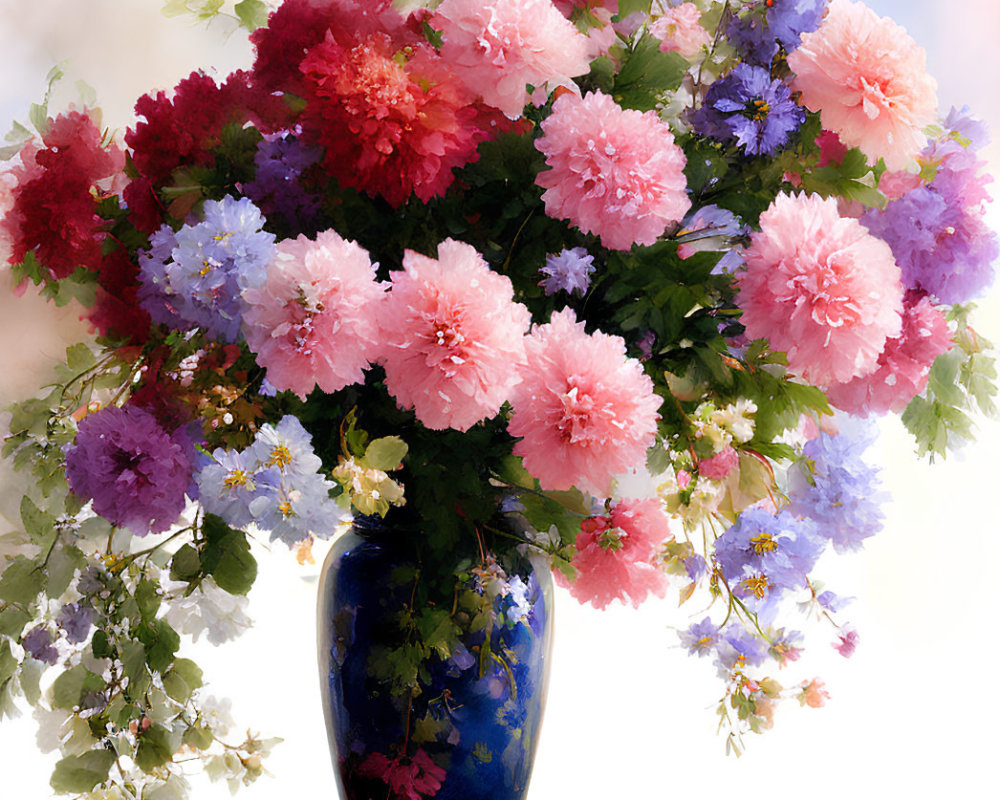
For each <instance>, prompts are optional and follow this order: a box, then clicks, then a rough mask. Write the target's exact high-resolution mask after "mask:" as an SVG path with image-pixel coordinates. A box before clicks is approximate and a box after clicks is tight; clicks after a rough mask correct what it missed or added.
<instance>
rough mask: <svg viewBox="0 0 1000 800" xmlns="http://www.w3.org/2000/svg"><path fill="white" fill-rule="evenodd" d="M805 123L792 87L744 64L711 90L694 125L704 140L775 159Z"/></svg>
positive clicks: (759, 68) (767, 71)
mask: <svg viewBox="0 0 1000 800" xmlns="http://www.w3.org/2000/svg"><path fill="white" fill-rule="evenodd" d="M805 119H806V114H805V111H804V110H803V109H802V108H800V107H799V106H798V104H797V103H796V102H795V101H794V100H792V95H791V90H790V89H789V88H788V86H786V85H785V84H784V83H783V82H782V81H779V80H772V79H771V73H770V71H769V70H767V69H765V68H763V67H755V66H752V65H750V64H745V63H740V64H737V65H736V66H735V67H734V68H733V69H732V70H731V71H730V72H729V73H727V74H726V75H725V76H723V77H722V78H719V80H717V81H716V82H715V83H713V84H712V85H711V86H710V87H709V88H708V92H707V93H706V95H705V104H704V105H703V106H702V107H701V108H700V109H698V110H697V111H696V112H695V113H694V115H693V116H692V118H691V122H692V124H693V125H694V129H695V131H696V132H697V133H699V134H701V135H702V136H707V137H709V138H711V139H715V140H717V141H719V142H730V141H733V140H735V142H736V145H737V146H738V147H740V148H742V150H743V152H744V153H746V154H747V155H748V156H756V155H774V153H776V152H777V151H778V150H780V149H781V148H782V147H784V146H785V145H786V144H788V141H789V138H790V137H791V135H792V134H793V133H794V132H795V131H797V130H798V129H799V127H800V126H801V125H802V123H803V122H805Z"/></svg>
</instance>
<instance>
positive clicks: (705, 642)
mask: <svg viewBox="0 0 1000 800" xmlns="http://www.w3.org/2000/svg"><path fill="white" fill-rule="evenodd" d="M678 636H680V640H681V644H682V645H684V646H685V647H686V648H687V649H688V652H689V653H691V654H692V655H695V654H697V655H699V656H704V655H708V654H709V653H711V652H712V650H714V649H715V645H716V644H718V642H719V628H718V626H716V625H713V624H712V620H711V618H709V617H705V619H703V620H702V621H701V622H695V623H694V624H692V625H691V627H690V628H688V629H687V630H686V631H680V632H679V633H678Z"/></svg>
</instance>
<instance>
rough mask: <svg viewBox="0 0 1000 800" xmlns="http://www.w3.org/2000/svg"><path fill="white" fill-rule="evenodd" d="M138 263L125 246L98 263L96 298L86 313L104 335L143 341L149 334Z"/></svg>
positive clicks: (140, 342) (138, 341) (136, 341)
mask: <svg viewBox="0 0 1000 800" xmlns="http://www.w3.org/2000/svg"><path fill="white" fill-rule="evenodd" d="M138 275H139V267H138V265H137V264H134V263H133V262H132V260H131V259H130V258H129V257H128V255H127V254H126V252H125V251H124V250H115V251H114V252H112V253H108V254H107V255H105V256H104V257H103V258H102V259H101V261H100V263H99V264H98V265H97V285H98V287H99V288H98V292H97V302H96V303H95V304H94V307H93V308H92V309H91V310H90V313H89V314H88V315H87V317H88V319H89V320H90V321H91V323H93V325H94V327H96V328H97V330H98V332H99V333H100V334H101V336H106V337H110V338H112V339H121V340H129V341H131V343H132V344H142V343H143V342H145V341H146V340H147V339H148V338H149V324H150V321H149V314H147V313H146V311H145V310H144V309H143V308H142V307H141V306H140V305H139V300H138V298H137V296H136V295H137V292H138V290H139V280H138Z"/></svg>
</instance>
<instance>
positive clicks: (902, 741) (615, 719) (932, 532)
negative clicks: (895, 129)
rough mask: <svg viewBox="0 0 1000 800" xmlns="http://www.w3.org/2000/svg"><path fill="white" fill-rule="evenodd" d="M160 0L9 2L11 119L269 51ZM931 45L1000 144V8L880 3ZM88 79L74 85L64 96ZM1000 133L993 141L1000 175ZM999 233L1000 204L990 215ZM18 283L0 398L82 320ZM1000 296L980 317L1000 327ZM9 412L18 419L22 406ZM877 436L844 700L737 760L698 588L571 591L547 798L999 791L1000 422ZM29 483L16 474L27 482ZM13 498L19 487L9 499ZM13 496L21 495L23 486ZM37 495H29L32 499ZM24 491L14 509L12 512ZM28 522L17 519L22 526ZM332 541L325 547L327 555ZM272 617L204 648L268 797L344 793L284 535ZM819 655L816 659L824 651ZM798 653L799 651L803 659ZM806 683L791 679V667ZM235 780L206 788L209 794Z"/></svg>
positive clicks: (826, 574) (841, 685)
mask: <svg viewBox="0 0 1000 800" xmlns="http://www.w3.org/2000/svg"><path fill="white" fill-rule="evenodd" d="M159 5H160V3H159V2H158V0H86V2H81V1H73V0H31V2H24V1H23V0H21V1H20V2H12V0H0V75H2V78H0V125H3V126H5V125H6V123H7V121H8V120H10V119H12V118H15V117H16V118H18V119H21V120H23V121H26V120H27V108H28V104H29V103H30V102H32V101H37V100H39V99H40V97H41V95H42V93H43V90H44V75H45V73H46V72H47V71H48V69H49V68H50V67H51V66H52V65H53V64H54V63H56V62H58V61H61V60H63V59H67V58H68V59H71V61H70V65H69V70H70V73H71V80H69V81H67V87H68V88H71V87H72V83H73V80H75V79H77V78H83V79H85V80H86V81H87V82H88V83H90V84H91V85H93V86H94V87H95V88H96V89H97V93H98V98H99V102H100V103H101V105H102V106H103V108H104V110H105V121H106V122H107V123H108V124H110V125H112V126H114V127H117V128H119V129H122V128H123V127H124V126H125V125H126V124H128V122H129V119H130V116H129V115H130V109H131V105H132V103H133V101H134V99H135V98H136V97H138V96H139V95H140V94H141V93H143V92H145V91H147V90H150V89H154V88H155V89H169V88H170V87H171V86H173V84H174V83H176V81H177V80H178V79H180V78H181V77H183V76H185V75H187V74H188V73H189V72H190V71H191V70H192V69H194V68H196V67H199V66H206V67H207V66H209V65H213V64H214V65H216V66H217V67H218V69H219V74H220V75H224V74H225V73H226V72H228V71H229V70H230V69H233V68H236V67H238V66H246V65H248V64H249V50H248V48H247V47H246V46H245V43H241V41H240V37H239V34H237V35H236V36H234V37H233V38H232V39H230V40H229V41H228V42H226V43H223V42H222V41H221V39H220V36H219V34H218V32H213V31H206V30H205V29H204V28H201V27H194V26H192V25H191V24H189V23H188V22H187V20H185V19H174V20H166V19H162V18H160V17H159V15H158V7H159ZM870 5H872V6H873V7H874V8H875V9H876V10H878V11H879V12H880V13H883V14H888V15H891V16H893V17H894V18H895V19H897V20H898V21H900V22H901V23H902V24H903V25H905V26H906V27H907V28H908V30H909V31H910V33H911V34H912V35H913V36H914V37H915V38H916V39H917V40H918V41H919V42H920V43H921V44H922V45H923V46H924V47H926V48H927V50H928V58H929V64H930V70H931V72H932V74H934V75H935V76H936V77H937V78H938V80H939V90H940V91H939V96H940V101H941V106H942V109H943V110H945V111H946V110H947V108H948V107H949V106H950V105H952V104H956V105H962V104H968V105H971V106H973V107H974V108H975V109H976V111H977V112H978V113H979V114H980V115H981V116H984V117H986V118H987V119H988V120H990V121H991V123H992V127H993V129H994V131H995V134H996V135H997V136H998V137H1000V124H998V123H1000V108H998V106H1000V102H998V101H1000V93H998V92H997V89H996V76H997V75H998V74H1000V46H998V42H1000V10H998V9H1000V7H998V5H997V3H996V0H954V2H948V3H941V2H933V0H870ZM71 94H72V92H69V91H60V92H59V93H58V97H57V101H56V104H55V105H54V108H56V109H58V108H59V103H62V102H68V99H69V97H68V96H69V95H71ZM997 154H998V149H997V145H994V146H993V148H992V149H991V151H990V155H991V157H992V164H993V171H994V172H995V173H1000V158H998V157H997ZM991 217H992V219H993V221H994V225H996V221H997V219H998V214H997V213H996V211H995V210H994V211H992V212H991ZM5 288H6V284H0V295H2V296H0V356H2V371H0V404H4V403H6V402H8V401H9V400H10V399H12V398H14V397H17V396H18V395H19V394H20V393H22V392H23V391H25V390H27V389H28V388H29V387H30V386H32V385H37V383H39V382H40V381H41V379H42V378H44V374H45V372H44V370H45V368H46V366H47V364H48V363H50V361H49V359H51V358H52V357H57V356H58V355H59V354H60V352H61V346H60V345H59V337H60V334H59V331H62V330H72V329H73V326H74V322H75V320H74V319H73V318H72V315H71V314H70V315H66V314H63V315H61V319H57V318H56V317H57V316H58V315H54V314H52V313H51V311H50V310H48V309H41V310H39V309H37V308H36V307H35V306H31V305H27V304H26V301H21V302H19V303H17V304H15V303H12V302H11V301H10V299H9V297H7V296H6V292H5ZM997 294H998V293H997V292H996V291H994V293H993V294H992V295H991V296H990V297H988V298H986V299H985V300H984V301H983V303H982V305H981V308H980V311H979V314H978V321H979V327H980V330H981V331H982V332H983V334H984V335H985V336H987V337H988V338H991V339H993V340H994V341H1000V302H998V297H997ZM0 421H2V420H0ZM882 427H883V430H884V432H883V436H882V439H881V440H880V444H879V446H878V450H877V457H878V459H879V462H880V463H881V465H882V466H883V468H884V470H883V477H884V480H885V485H886V488H888V489H889V490H890V491H891V492H892V493H893V495H894V497H895V502H894V503H893V504H892V505H890V506H888V508H887V516H888V519H887V525H886V529H885V530H884V531H883V532H882V533H881V534H880V535H879V536H877V537H876V538H874V539H871V540H869V544H868V546H867V547H866V548H865V550H864V551H863V552H862V553H860V554H857V555H854V556H850V557H844V558H833V559H830V560H828V561H826V562H824V564H823V567H822V568H821V569H820V570H819V572H818V574H819V576H820V577H821V578H825V579H826V581H827V583H828V585H829V586H830V587H831V588H833V589H835V590H836V591H838V593H842V594H845V595H853V596H855V597H857V598H858V599H857V601H856V602H855V604H854V605H853V606H852V607H851V609H850V611H849V616H850V618H851V619H852V620H853V622H854V623H855V624H856V626H857V628H858V629H859V632H860V636H861V642H860V646H859V648H858V651H857V653H856V655H855V656H854V657H853V658H852V659H850V660H849V661H847V660H844V659H842V658H841V657H840V656H839V655H837V654H836V653H835V652H834V651H833V650H832V648H830V647H829V644H828V642H829V640H830V639H831V638H832V636H829V635H827V632H826V631H821V632H820V634H819V636H818V637H817V638H814V639H813V640H812V648H811V649H810V650H809V651H807V652H806V654H805V656H804V660H805V661H806V662H807V663H806V666H805V668H804V669H802V671H801V672H797V673H791V671H789V673H790V674H789V677H788V678H787V682H788V683H792V682H794V681H795V680H797V679H801V678H802V677H812V676H813V675H820V676H821V677H822V678H823V679H825V681H826V683H827V687H828V689H829V690H830V691H831V693H832V694H833V699H832V700H831V701H830V702H829V704H828V705H827V707H826V708H824V709H821V710H812V709H800V708H799V707H798V706H797V705H796V704H791V705H788V706H787V707H785V708H784V709H782V710H780V711H779V712H778V715H777V719H776V725H775V728H774V730H772V731H770V732H768V733H767V734H766V735H764V736H760V737H757V736H753V737H751V738H750V739H748V741H747V744H748V745H749V751H748V753H747V754H746V755H745V756H744V757H743V758H741V759H739V760H737V759H734V758H732V757H726V756H724V755H723V739H722V738H721V737H717V736H716V735H715V732H714V728H715V722H714V720H715V716H714V713H713V709H714V703H715V700H716V699H717V696H718V693H719V688H718V685H717V684H716V681H715V678H714V676H713V675H712V674H711V672H712V671H711V669H710V667H709V665H708V664H707V663H705V662H699V661H696V660H694V659H691V658H689V657H688V656H687V655H686V654H684V653H683V652H682V651H681V650H680V649H679V648H678V647H677V646H676V645H675V642H676V636H675V634H674V632H673V631H672V630H671V628H670V626H671V625H677V626H683V625H686V624H687V616H686V614H687V613H695V612H698V611H701V609H687V608H685V609H682V610H680V611H678V610H677V608H676V597H668V599H667V600H666V601H664V602H661V603H653V604H650V605H648V606H645V607H644V608H642V609H641V610H640V611H639V612H634V611H632V610H631V609H613V610H610V611H607V612H603V613H602V612H597V611H594V610H592V609H590V608H589V607H588V608H582V607H580V606H578V605H577V604H576V603H575V601H573V600H572V598H570V597H569V596H568V595H566V594H565V593H560V595H559V597H558V600H559V601H560V602H559V609H558V623H557V636H556V648H555V656H554V667H553V673H552V688H551V692H550V696H549V705H548V710H547V714H546V721H545V726H544V730H543V736H542V739H541V745H540V749H539V755H538V761H537V766H536V770H535V776H534V779H533V782H532V788H531V792H530V796H531V798H532V800H549V798H555V797H573V798H580V800H596V799H597V798H608V797H616V798H617V797H623V798H638V797H642V798H666V797H675V796H683V797H695V796H698V795H708V796H747V795H751V796H757V797H760V796H766V795H771V794H774V795H785V794H799V793H806V794H807V795H808V796H811V797H813V798H820V799H821V800H822V798H835V797H836V798H840V797H843V796H844V795H845V794H847V795H851V794H853V795H856V796H860V797H864V798H867V797H876V796H880V795H882V794H890V795H891V796H893V797H913V798H923V797H933V796H948V797H985V796H997V789H996V786H995V785H994V776H995V770H994V769H993V761H995V758H996V750H997V747H998V745H1000V737H998V736H997V733H996V724H997V717H996V713H997V710H998V708H997V700H996V697H997V687H996V684H997V681H996V670H997V665H998V663H1000V643H998V642H1000V637H998V635H997V631H996V615H995V613H994V602H995V600H994V597H995V592H996V589H995V586H996V574H997V568H998V565H1000V544H998V539H997V534H998V533H1000V526H998V522H997V512H996V508H995V506H994V503H993V501H994V499H995V498H996V496H997V492H996V487H997V482H998V476H1000V470H998V469H997V467H996V466H995V464H996V449H995V448H996V447H997V446H998V444H1000V426H998V425H997V424H996V423H994V422H989V423H983V424H982V426H981V429H980V441H979V443H978V444H977V445H976V446H972V447H968V448H966V450H965V451H964V453H962V454H961V455H959V456H958V457H949V458H948V460H947V461H946V462H944V463H938V464H935V465H933V466H929V465H927V464H926V463H920V462H917V461H916V459H915V458H914V457H913V456H912V446H911V444H910V442H909V440H908V438H907V435H906V434H905V432H903V431H902V429H901V426H899V425H898V423H895V422H886V423H885V424H884V425H883V426H882ZM9 481H10V477H9V476H7V475H6V474H5V473H2V472H0V482H3V485H4V486H6V487H7V488H8V490H9V489H10V488H11V486H10V484H9ZM0 494H3V492H0ZM8 494H9V491H8ZM15 507H16V506H15ZM7 509H9V505H7V504H3V503H0V512H2V511H5V510H7ZM4 525H5V523H4V521H3V520H2V519H0V527H3V526H4ZM319 555H320V557H321V556H322V553H321V552H320V553H319ZM258 557H259V558H260V560H261V575H260V578H259V581H258V585H257V586H256V587H255V588H254V591H253V592H252V596H253V601H252V605H251V613H252V615H253V616H254V617H255V620H256V625H255V627H254V629H253V631H252V632H251V633H249V634H248V635H246V636H244V637H243V638H242V639H240V640H237V641H236V642H234V643H232V644H229V645H227V646H225V647H223V648H219V649H213V648H211V647H207V646H206V647H198V648H194V649H193V650H191V651H189V652H188V654H189V655H193V656H194V657H195V658H197V659H198V660H199V662H200V663H201V664H202V665H203V666H204V667H205V674H206V678H207V679H208V680H209V681H210V687H209V688H210V690H211V691H212V692H213V693H215V694H218V695H228V696H230V697H232V698H233V704H234V713H235V716H236V718H237V721H238V722H239V723H242V724H243V725H251V724H252V725H253V726H254V728H255V730H259V731H262V732H264V734H265V735H268V736H272V735H273V736H281V737H283V738H284V740H285V741H284V744H283V745H281V746H280V747H279V748H278V749H277V750H276V751H275V753H274V755H273V757H272V758H271V759H270V761H269V762H268V764H267V766H268V769H269V770H270V772H271V774H272V776H273V777H271V778H267V777H265V778H263V779H262V780H261V781H259V782H258V783H257V784H256V785H254V786H252V787H251V788H250V789H248V790H245V791H244V792H243V796H244V797H246V798H247V800H252V799H253V798H272V797H279V796H282V795H283V796H285V797H314V796H315V797H330V798H332V797H334V796H335V790H334V788H333V779H332V773H331V768H330V766H329V758H328V755H327V750H326V742H325V734H324V731H323V726H322V715H321V711H320V709H319V706H318V690H317V685H318V684H317V676H316V667H315V654H314V647H313V627H314V602H315V600H314V592H315V582H314V576H315V573H316V571H317V569H318V567H315V566H314V567H306V568H300V567H299V566H298V565H296V564H295V562H294V559H292V558H291V557H290V556H289V555H288V554H287V552H286V551H285V550H284V549H283V548H281V547H278V548H276V549H275V550H274V551H272V552H271V553H264V552H259V553H258ZM801 663H802V662H800V665H801ZM797 666H799V665H797ZM777 677H778V678H779V679H780V680H786V676H785V675H784V674H779V675H778V676H777ZM34 730H35V728H34V723H33V721H32V720H31V718H30V717H25V718H23V719H21V720H17V721H15V722H4V723H2V724H0V782H2V786H3V789H2V791H0V796H2V797H4V798H7V797H17V798H18V800H42V799H43V798H48V797H50V794H51V793H50V791H49V789H48V776H49V774H50V771H51V767H52V761H51V759H50V758H48V757H45V756H42V755H40V754H39V753H37V751H36V749H35V747H34V738H33V737H34ZM226 796H228V792H227V791H226V790H225V788H224V787H223V786H210V785H207V784H206V785H203V784H200V783H199V784H196V790H195V792H194V797H196V798H198V800H202V799H204V800H212V798H221V797H226Z"/></svg>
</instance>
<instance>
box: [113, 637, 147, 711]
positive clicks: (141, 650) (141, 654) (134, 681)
mask: <svg viewBox="0 0 1000 800" xmlns="http://www.w3.org/2000/svg"><path fill="white" fill-rule="evenodd" d="M120 658H121V661H122V667H123V668H124V670H125V677H126V678H128V695H129V697H130V698H131V699H132V700H134V701H136V702H139V701H141V700H142V697H143V695H144V694H145V693H146V690H147V689H149V671H148V670H147V669H146V647H145V645H143V643H142V642H136V641H128V642H126V643H125V644H124V645H122V648H121V656H120Z"/></svg>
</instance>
